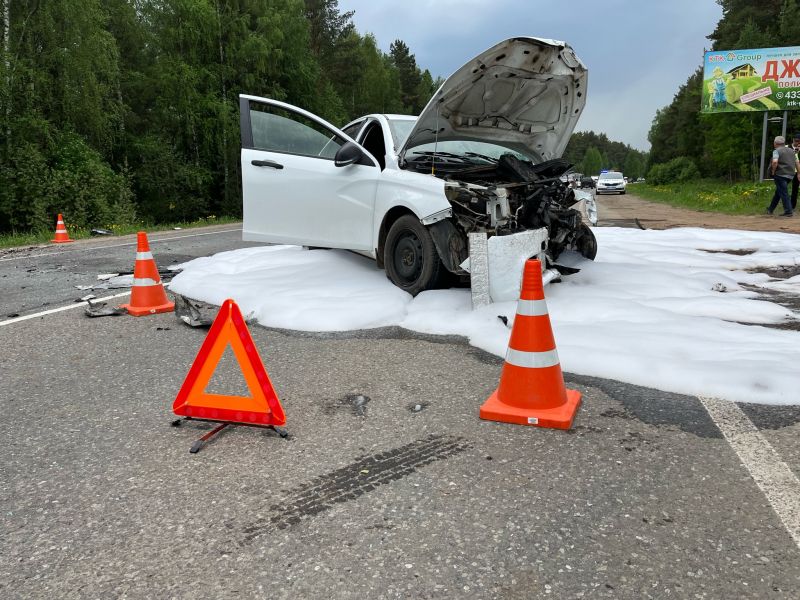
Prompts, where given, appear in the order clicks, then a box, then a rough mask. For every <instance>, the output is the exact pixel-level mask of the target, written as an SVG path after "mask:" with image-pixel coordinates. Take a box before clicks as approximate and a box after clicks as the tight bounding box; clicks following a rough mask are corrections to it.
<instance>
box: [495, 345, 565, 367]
mask: <svg viewBox="0 0 800 600" xmlns="http://www.w3.org/2000/svg"><path fill="white" fill-rule="evenodd" d="M506 362H507V363H508V364H510V365H514V366H515V367H523V368H525V369H544V368H547V367H555V366H556V365H558V364H559V362H558V352H557V351H556V350H555V349H553V350H548V351H547V352H524V351H522V350H514V349H513V348H509V349H508V351H507V352H506Z"/></svg>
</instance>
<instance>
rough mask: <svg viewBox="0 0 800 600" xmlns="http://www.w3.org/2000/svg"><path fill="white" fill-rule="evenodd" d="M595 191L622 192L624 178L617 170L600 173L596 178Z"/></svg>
mask: <svg viewBox="0 0 800 600" xmlns="http://www.w3.org/2000/svg"><path fill="white" fill-rule="evenodd" d="M597 193H598V194H624V193H625V178H624V177H623V176H622V173H618V172H617V171H608V172H606V173H600V177H599V178H598V180H597Z"/></svg>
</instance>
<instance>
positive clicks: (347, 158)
mask: <svg viewBox="0 0 800 600" xmlns="http://www.w3.org/2000/svg"><path fill="white" fill-rule="evenodd" d="M363 156H364V153H363V152H362V151H361V148H360V147H359V146H358V145H357V144H354V143H353V142H345V143H344V145H343V146H342V147H341V148H339V149H338V150H337V151H336V155H335V156H334V157H333V164H335V165H336V166H337V167H346V166H347V165H352V164H354V163H357V162H358V161H360V160H361V158H362V157H363Z"/></svg>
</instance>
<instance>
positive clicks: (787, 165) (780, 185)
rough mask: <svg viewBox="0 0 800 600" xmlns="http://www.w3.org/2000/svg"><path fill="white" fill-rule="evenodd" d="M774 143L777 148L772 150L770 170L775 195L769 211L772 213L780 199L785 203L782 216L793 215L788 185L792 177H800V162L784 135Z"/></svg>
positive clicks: (778, 137)
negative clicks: (788, 146)
mask: <svg viewBox="0 0 800 600" xmlns="http://www.w3.org/2000/svg"><path fill="white" fill-rule="evenodd" d="M772 145H773V146H774V147H775V150H774V151H773V152H772V165H771V166H770V172H771V173H772V179H773V181H775V195H774V196H772V202H770V203H769V208H767V213H768V214H770V215H771V214H772V211H773V210H775V207H776V206H778V201H779V200H780V201H781V202H782V203H783V214H782V215H781V216H782V217H791V216H792V202H791V200H790V199H789V189H788V186H789V181H790V180H791V179H792V178H795V179H796V178H797V177H800V162H798V160H797V156H796V155H795V153H794V149H793V148H787V147H786V140H785V139H784V138H783V136H782V135H779V136H777V137H776V138H775V141H774V142H773V144H772Z"/></svg>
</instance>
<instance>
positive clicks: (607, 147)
mask: <svg viewBox="0 0 800 600" xmlns="http://www.w3.org/2000/svg"><path fill="white" fill-rule="evenodd" d="M563 158H565V159H566V160H568V161H569V162H571V163H572V164H573V165H575V171H578V172H580V173H583V174H584V175H597V174H599V173H600V171H601V170H609V171H621V172H622V173H624V174H625V176H626V177H628V178H634V179H638V178H639V177H643V176H644V174H645V166H646V164H647V153H645V152H642V151H640V150H636V149H635V148H631V147H630V146H628V145H627V144H623V143H622V142H614V141H612V140H609V139H608V137H607V136H606V134H604V133H595V132H594V131H579V132H577V133H574V134H572V137H571V138H570V140H569V143H568V144H567V148H566V150H564V156H563Z"/></svg>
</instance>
